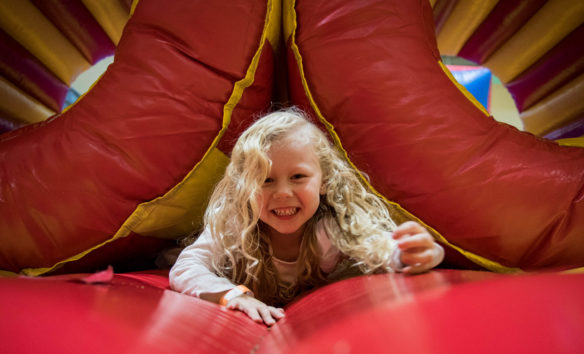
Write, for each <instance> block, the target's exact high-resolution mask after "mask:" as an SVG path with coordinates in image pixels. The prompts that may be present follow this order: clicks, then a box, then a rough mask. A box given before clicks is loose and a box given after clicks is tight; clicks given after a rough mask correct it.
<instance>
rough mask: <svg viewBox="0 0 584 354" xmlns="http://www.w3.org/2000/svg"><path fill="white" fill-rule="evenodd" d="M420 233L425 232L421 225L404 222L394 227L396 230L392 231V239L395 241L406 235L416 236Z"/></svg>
mask: <svg viewBox="0 0 584 354" xmlns="http://www.w3.org/2000/svg"><path fill="white" fill-rule="evenodd" d="M422 232H426V229H424V228H423V227H422V225H420V224H418V223H417V222H414V221H406V222H404V223H403V224H401V225H399V226H398V227H396V229H395V230H394V231H393V235H392V237H393V238H394V239H396V240H397V239H400V238H402V237H403V236H406V235H411V234H418V233H422Z"/></svg>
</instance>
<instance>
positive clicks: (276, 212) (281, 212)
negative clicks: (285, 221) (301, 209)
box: [274, 208, 296, 216]
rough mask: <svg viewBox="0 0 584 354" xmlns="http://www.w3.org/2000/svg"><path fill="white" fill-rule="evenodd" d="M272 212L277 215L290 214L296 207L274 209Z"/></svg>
mask: <svg viewBox="0 0 584 354" xmlns="http://www.w3.org/2000/svg"><path fill="white" fill-rule="evenodd" d="M274 213H275V214H276V215H278V216H290V215H294V214H295V213H296V208H287V209H274Z"/></svg>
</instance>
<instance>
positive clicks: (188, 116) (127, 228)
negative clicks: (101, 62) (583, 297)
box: [0, 0, 280, 274]
mask: <svg viewBox="0 0 584 354" xmlns="http://www.w3.org/2000/svg"><path fill="white" fill-rule="evenodd" d="M276 5H278V6H276ZM276 5H274V4H273V3H272V2H271V1H265V2H258V1H249V0H248V1H237V2H230V3H229V4H225V5H224V6H217V5H216V4H214V3H211V2H209V3H203V2H192V1H181V2H174V3H173V6H168V4H166V3H165V2H161V1H152V0H142V1H140V6H138V7H137V9H136V11H135V13H134V14H133V16H132V18H131V20H130V21H129V23H128V25H127V26H126V28H125V31H124V38H123V39H122V40H121V42H120V43H119V45H118V47H117V50H116V59H115V62H114V63H113V64H112V65H111V66H110V68H109V69H108V71H107V72H106V74H105V75H104V76H103V77H102V78H101V80H100V81H99V82H98V84H97V85H96V86H95V87H94V88H93V89H92V90H91V91H90V92H89V93H88V94H87V95H86V96H85V97H84V98H83V99H82V100H81V101H80V102H79V103H78V104H76V105H75V106H73V107H72V108H71V109H70V110H68V111H67V112H65V113H63V114H61V115H59V116H55V117H53V118H52V119H50V120H49V121H47V122H43V123H41V124H37V125H35V126H29V127H26V129H22V130H18V131H14V132H10V133H8V134H5V135H3V136H2V137H1V138H0V154H1V156H2V164H3V168H2V171H0V181H1V183H2V198H1V202H0V224H1V225H2V232H1V233H0V244H1V247H0V268H1V269H4V270H8V271H12V272H20V271H24V272H26V273H29V274H41V273H44V272H47V271H49V270H52V269H54V268H55V267H56V266H59V265H60V264H63V263H68V262H72V261H75V260H78V259H80V258H82V257H84V256H85V255H86V254H87V253H88V252H91V251H95V250H96V249H97V250H98V252H99V249H100V248H102V246H104V245H106V244H110V246H109V247H110V248H111V247H114V246H112V245H111V244H112V243H119V242H118V241H119V240H120V239H121V238H123V237H126V236H128V235H132V234H140V235H150V234H163V236H165V237H167V238H169V237H170V238H173V237H176V235H175V234H173V230H172V226H174V225H170V226H169V225H162V226H161V225H151V223H152V220H154V219H156V218H157V216H156V215H157V213H158V212H159V210H164V208H165V207H166V206H168V205H170V206H169V207H168V208H170V209H173V208H174V209H177V210H179V211H180V212H181V213H182V214H184V215H185V216H183V218H187V219H188V220H187V222H186V224H187V226H188V227H189V228H191V229H192V228H194V227H195V226H196V225H197V223H198V222H200V221H199V220H197V217H196V216H195V215H191V214H189V213H192V214H194V212H193V210H190V209H188V208H186V207H184V206H182V205H180V203H179V205H178V206H177V203H176V202H175V201H174V200H173V199H172V198H173V196H174V195H176V194H180V193H183V195H185V196H186V198H189V199H192V200H194V201H195V202H196V204H198V205H199V208H204V205H205V200H206V196H207V195H208V192H209V189H210V187H211V185H212V182H213V181H214V179H213V178H215V179H216V178H218V177H214V176H218V175H220V173H221V166H220V165H217V164H215V162H217V161H222V160H221V158H220V156H221V155H222V153H221V152H220V151H219V150H217V149H216V148H215V147H216V146H217V144H218V141H219V139H220V138H221V136H223V135H224V134H226V136H233V135H234V134H233V133H231V132H230V129H227V128H228V127H229V125H230V122H234V123H233V124H232V126H234V127H235V128H233V129H234V130H237V129H242V128H243V124H242V123H241V122H244V121H250V120H251V117H252V114H255V113H256V112H260V111H262V110H266V109H267V108H268V107H269V104H270V99H271V94H272V81H273V80H272V73H273V66H274V64H273V57H274V55H273V48H272V44H271V43H270V41H269V40H272V42H275V40H274V38H277V35H278V31H277V30H278V29H279V24H280V20H279V14H280V11H279V9H280V8H279V3H276ZM217 19H221V21H220V22H219V23H229V26H223V27H222V26H218V22H217ZM276 25H277V26H276ZM234 28H236V29H237V30H235V31H234V30H233V29H234ZM210 48H214V49H213V50H210ZM226 131H227V133H226ZM222 146H226V144H223V145H222ZM227 146H228V144H227ZM217 156H219V157H217ZM223 156H224V155H223ZM205 159H207V160H209V161H210V162H209V163H210V164H211V165H212V166H211V167H209V168H207V167H206V166H203V167H204V168H202V167H201V166H200V165H201V164H202V163H203V162H204V160H205ZM223 159H226V158H225V157H223ZM215 165H217V166H215ZM197 168H198V170H201V169H203V170H209V171H211V172H210V174H211V177H206V178H202V177H200V176H199V175H197V173H199V174H200V171H197ZM215 170H217V171H215ZM204 173H205V171H203V174H204ZM208 174H209V173H208ZM204 177H205V176H204ZM188 179H191V180H195V182H196V180H197V179H198V180H201V181H202V182H201V185H200V186H199V187H198V188H199V189H198V190H196V192H197V193H198V194H197V193H193V188H190V189H189V186H190V185H192V184H193V183H192V182H189V181H188ZM209 180H210V181H209ZM180 188H182V190H181V191H180V192H179V191H177V190H179V189H180ZM185 189H187V191H186V192H184V190H185ZM189 193H190V194H189ZM169 200H170V201H169ZM150 201H155V202H154V203H149V204H148V203H146V202H150ZM173 203H174V204H173ZM181 208H182V209H183V210H181ZM184 209H187V210H184ZM165 215H166V214H165ZM158 219H164V218H163V217H158ZM144 225H146V226H147V227H144ZM144 230H145V231H144ZM165 230H170V231H168V232H166V233H165ZM183 234H184V232H183ZM134 241H135V242H134V243H133V245H132V246H131V247H129V248H128V247H127V245H126V247H124V248H123V249H119V250H118V251H117V253H122V254H123V253H124V252H125V251H126V250H128V249H129V250H132V249H134V248H140V247H141V245H142V244H143V243H147V244H150V243H151V241H147V240H144V241H142V240H141V238H139V237H137V238H135V240H134ZM110 252H111V251H110Z"/></svg>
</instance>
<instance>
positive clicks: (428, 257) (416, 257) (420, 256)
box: [401, 249, 434, 266]
mask: <svg viewBox="0 0 584 354" xmlns="http://www.w3.org/2000/svg"><path fill="white" fill-rule="evenodd" d="M433 260H434V252H433V250H432V249H426V250H424V251H422V252H415V253H414V252H412V253H405V252H404V253H402V255H401V262H402V263H403V264H407V265H408V266H415V265H424V264H427V263H430V262H432V261H433Z"/></svg>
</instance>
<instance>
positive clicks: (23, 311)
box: [0, 270, 584, 354]
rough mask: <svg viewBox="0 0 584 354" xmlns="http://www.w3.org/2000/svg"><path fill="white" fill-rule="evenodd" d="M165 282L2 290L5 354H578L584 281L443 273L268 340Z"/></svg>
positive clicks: (376, 292) (301, 320)
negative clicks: (173, 288)
mask: <svg viewBox="0 0 584 354" xmlns="http://www.w3.org/2000/svg"><path fill="white" fill-rule="evenodd" d="M167 285H168V279H167V275H166V272H164V271H149V272H138V273H127V274H112V273H110V272H108V271H104V272H102V273H99V274H94V275H89V274H69V275H64V276H53V277H45V278H0V313H2V321H1V322H0V343H2V353H6V354H12V353H24V354H28V353H49V354H50V353H142V354H149V353H177V354H179V353H250V352H257V353H364V352H375V353H385V352H387V353H390V352H392V353H394V352H397V353H469V352H472V353H579V352H581V351H580V350H581V348H583V347H584V337H583V336H582V335H581V334H582V333H583V331H584V303H583V302H582V301H581V294H582V293H583V291H584V274H556V273H548V274H533V275H522V276H510V275H497V274H494V273H487V272H476V271H455V270H436V271H432V272H430V273H427V274H422V275H418V276H404V275H402V274H382V275H375V276H363V277H357V278H352V279H348V280H345V281H341V282H338V283H335V284H332V285H330V286H327V287H324V288H321V289H318V290H316V291H314V292H312V293H311V294H308V295H307V296H305V297H304V298H302V299H300V300H298V301H297V302H295V303H293V304H292V305H290V306H288V307H287V309H286V311H287V312H286V317H285V318H284V319H283V320H281V321H280V322H278V323H277V324H276V325H275V326H273V327H272V328H271V329H270V330H268V329H267V328H266V327H265V326H263V325H260V324H256V323H254V322H252V321H251V320H250V319H249V318H247V316H245V315H244V314H242V313H240V312H236V311H229V310H225V309H224V308H222V307H220V306H219V305H215V304H212V303H209V302H206V301H203V300H200V299H197V298H193V297H190V296H187V295H184V294H179V293H176V292H173V291H170V290H167V289H166V286H167Z"/></svg>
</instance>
